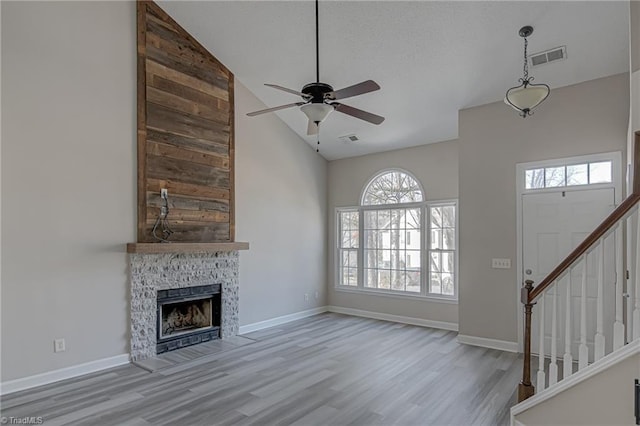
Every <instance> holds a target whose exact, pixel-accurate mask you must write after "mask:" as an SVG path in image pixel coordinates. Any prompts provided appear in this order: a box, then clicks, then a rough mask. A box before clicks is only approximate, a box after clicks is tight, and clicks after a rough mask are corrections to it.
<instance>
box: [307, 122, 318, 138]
mask: <svg viewBox="0 0 640 426" xmlns="http://www.w3.org/2000/svg"><path fill="white" fill-rule="evenodd" d="M317 134H318V125H317V124H316V123H314V122H313V121H311V120H309V124H308V125H307V135H309V136H311V135H317Z"/></svg>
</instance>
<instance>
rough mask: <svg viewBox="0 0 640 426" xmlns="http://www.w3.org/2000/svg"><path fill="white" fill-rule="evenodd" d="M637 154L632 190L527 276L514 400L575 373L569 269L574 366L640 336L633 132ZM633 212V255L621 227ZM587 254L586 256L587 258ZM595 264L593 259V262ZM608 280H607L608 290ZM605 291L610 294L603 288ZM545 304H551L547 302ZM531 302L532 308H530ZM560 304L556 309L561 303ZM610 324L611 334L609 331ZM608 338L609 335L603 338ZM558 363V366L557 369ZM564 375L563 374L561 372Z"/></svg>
mask: <svg viewBox="0 0 640 426" xmlns="http://www.w3.org/2000/svg"><path fill="white" fill-rule="evenodd" d="M634 148H635V153H636V154H635V156H634V167H635V168H634V170H635V171H636V173H635V174H634V180H633V192H632V194H631V195H630V196H628V197H627V198H626V199H625V200H624V201H623V202H622V203H621V204H620V205H619V206H618V207H616V209H615V210H613V212H611V214H609V216H608V217H607V218H606V219H604V221H603V222H602V223H601V224H600V225H598V227H597V228H596V229H595V230H594V231H593V232H592V233H591V234H590V235H589V236H588V237H587V238H585V240H584V241H583V242H582V243H580V245H578V247H576V248H575V249H574V250H573V251H572V252H571V253H570V254H569V255H568V256H567V257H566V258H565V259H564V260H563V261H562V262H561V263H560V264H559V265H558V266H557V267H556V268H555V269H554V270H553V271H551V272H550V273H549V275H547V276H546V277H545V278H544V279H543V280H542V281H541V282H540V283H539V284H538V285H536V286H535V287H534V285H533V284H534V283H533V281H531V280H527V281H525V283H524V285H523V287H522V289H521V295H520V299H521V302H522V304H523V305H524V363H523V369H522V381H521V382H520V384H519V385H518V402H520V401H523V400H525V399H527V398H529V397H531V396H532V395H534V394H535V393H536V392H535V391H536V388H537V389H538V392H540V391H542V390H544V389H545V388H547V387H549V386H552V385H554V384H555V383H557V382H558V381H559V380H563V379H565V378H567V377H569V376H570V375H571V374H573V373H574V356H573V353H574V352H573V351H572V348H573V345H572V343H573V340H572V333H573V331H574V330H573V325H574V322H573V315H572V309H573V306H572V297H573V293H572V282H571V281H572V272H577V275H579V277H580V279H579V282H580V303H579V305H580V307H579V315H576V317H579V325H580V331H579V344H578V350H577V358H578V359H577V364H578V365H577V370H582V369H583V368H585V367H587V366H588V364H589V361H590V359H591V360H593V361H598V360H599V359H601V358H603V357H604V356H605V351H606V349H611V351H614V350H616V349H618V348H620V347H622V346H623V345H624V344H625V343H626V342H627V341H631V340H635V339H638V338H640V208H639V206H638V205H639V202H640V133H636V134H635V146H634ZM634 217H637V226H635V229H636V232H635V235H632V236H630V237H631V238H629V239H630V240H631V241H628V242H627V244H626V246H627V247H628V246H629V244H628V243H632V244H633V245H634V246H635V259H626V256H627V250H625V248H624V247H625V230H626V229H627V228H628V229H633V227H632V226H631V221H632V220H633V218H634ZM605 243H607V244H608V246H609V247H610V246H611V245H613V247H614V249H613V253H612V255H613V258H614V259H615V261H614V262H613V263H614V268H615V269H614V272H615V273H614V276H615V289H614V290H613V291H612V293H613V299H614V300H615V319H614V321H613V324H612V325H611V324H607V326H609V325H611V326H612V328H607V329H606V330H605V319H604V303H605ZM588 258H589V259H588ZM594 258H595V263H596V265H595V267H596V268H595V269H596V270H597V274H596V276H597V291H596V293H597V294H596V309H595V310H596V327H595V335H594V337H593V349H592V351H591V354H590V350H589V345H588V343H590V342H588V340H587V337H588V336H587V289H588V286H587V278H588V268H589V265H588V264H589V263H591V262H593V261H594ZM625 259H626V263H627V265H626V266H627V267H626V269H627V270H630V271H632V274H631V275H632V276H631V277H627V274H626V272H625V263H624V262H625ZM591 266H593V265H591ZM626 278H631V280H630V281H629V283H628V284H629V289H628V292H627V293H624V284H625V280H626ZM610 288H611V286H607V288H606V290H609V289H610ZM561 295H563V296H564V302H565V305H564V306H563V307H561V306H559V304H560V303H559V299H560V297H561ZM630 295H634V296H635V297H633V298H632V301H631V303H629V304H628V305H627V306H628V309H627V321H626V324H627V326H628V327H631V330H626V327H625V321H624V318H623V315H624V304H625V303H626V299H625V298H626V297H629V296H630ZM607 296H609V295H608V294H607ZM546 304H549V305H550V306H545V305H546ZM534 306H536V310H535V311H534ZM562 308H563V309H564V311H563V312H561V314H560V315H558V313H559V312H558V311H559V309H562ZM545 309H550V310H551V311H550V317H551V321H550V322H551V324H550V328H551V330H550V331H551V333H550V334H551V336H550V345H549V346H550V348H549V350H548V351H545V341H546V340H547V339H546V335H545V326H546V325H548V324H545V322H546V318H545ZM534 313H535V314H536V316H537V317H538V318H537V322H538V325H537V327H538V330H537V331H538V333H537V334H538V336H537V338H538V348H537V352H538V357H537V358H538V359H537V361H538V370H537V374H536V385H535V386H534V385H533V383H532V382H531V367H532V346H531V342H532V329H533V327H532V321H533V314H534ZM558 316H560V317H564V318H561V321H564V330H563V331H564V354H563V355H562V357H559V354H558V340H559V339H558V332H559V331H560V330H559V329H558V323H559V321H558ZM609 330H612V333H611V334H609V333H608V331H609ZM607 335H608V338H609V339H611V335H612V337H613V338H612V341H611V342H609V343H608V342H607ZM558 359H561V361H562V363H561V365H558ZM560 368H561V369H562V372H561V374H560ZM560 376H562V377H560Z"/></svg>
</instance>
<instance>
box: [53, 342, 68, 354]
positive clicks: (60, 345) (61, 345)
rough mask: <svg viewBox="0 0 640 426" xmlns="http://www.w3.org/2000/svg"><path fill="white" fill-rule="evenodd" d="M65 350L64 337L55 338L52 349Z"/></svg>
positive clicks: (56, 350)
mask: <svg viewBox="0 0 640 426" xmlns="http://www.w3.org/2000/svg"><path fill="white" fill-rule="evenodd" d="M66 350H67V345H66V343H65V342H64V339H55V340H54V341H53V351H54V352H64V351H66Z"/></svg>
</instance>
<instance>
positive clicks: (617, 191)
mask: <svg viewBox="0 0 640 426" xmlns="http://www.w3.org/2000/svg"><path fill="white" fill-rule="evenodd" d="M606 160H611V161H612V163H613V165H612V169H611V173H612V177H613V182H611V183H602V184H594V185H581V186H565V187H560V188H548V189H525V187H524V183H525V171H526V170H527V169H532V168H539V167H549V166H560V165H564V164H576V163H578V164H579V163H582V162H585V163H586V162H594V161H606ZM601 188H613V190H614V191H613V192H614V200H615V203H616V205H618V204H619V203H620V202H621V201H622V152H621V151H614V152H605V153H601V154H590V155H580V156H575V157H564V158H556V159H551V160H543V161H532V162H527V163H517V164H516V236H517V237H516V238H517V243H516V292H515V293H516V300H515V302H516V306H517V309H516V317H517V325H518V352H522V351H523V346H524V345H523V340H524V337H523V329H522V328H523V326H524V320H523V314H522V303H520V288H521V287H522V283H523V282H524V276H523V274H522V267H523V265H522V251H523V250H522V244H523V238H522V219H523V218H522V197H523V196H524V195H525V194H538V193H544V192H558V191H565V192H569V191H581V190H585V189H601Z"/></svg>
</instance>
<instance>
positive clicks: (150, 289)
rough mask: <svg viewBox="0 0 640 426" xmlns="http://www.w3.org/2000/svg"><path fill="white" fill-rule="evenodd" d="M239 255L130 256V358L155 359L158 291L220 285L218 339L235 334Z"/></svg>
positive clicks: (138, 254) (139, 254)
mask: <svg viewBox="0 0 640 426" xmlns="http://www.w3.org/2000/svg"><path fill="white" fill-rule="evenodd" d="M238 257H239V256H238V252H237V251H220V252H211V253H163V254H146V253H144V254H143V253H130V254H129V264H130V280H131V359H132V360H133V361H140V360H143V359H147V358H151V357H154V356H156V343H157V341H156V336H157V330H156V327H157V317H156V309H157V292H158V290H167V289H175V288H185V287H195V286H201V285H209V284H221V286H222V312H221V318H220V322H221V324H220V335H221V336H220V337H222V338H225V337H231V336H235V335H237V334H238V328H239V324H238Z"/></svg>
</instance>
